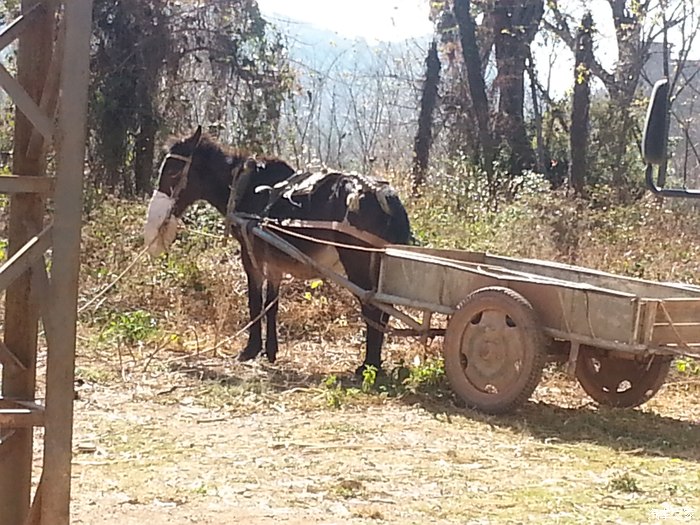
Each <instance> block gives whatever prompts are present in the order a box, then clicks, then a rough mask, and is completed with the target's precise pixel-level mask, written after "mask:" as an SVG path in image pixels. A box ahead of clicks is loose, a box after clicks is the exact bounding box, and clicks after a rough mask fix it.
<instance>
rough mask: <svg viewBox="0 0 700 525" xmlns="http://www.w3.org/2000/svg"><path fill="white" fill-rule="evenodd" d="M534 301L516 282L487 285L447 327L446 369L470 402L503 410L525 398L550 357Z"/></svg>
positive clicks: (453, 384) (463, 305) (461, 307)
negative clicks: (516, 288)
mask: <svg viewBox="0 0 700 525" xmlns="http://www.w3.org/2000/svg"><path fill="white" fill-rule="evenodd" d="M544 347H545V339H544V336H543V333H542V330H541V325H540V322H539V320H538V318H537V315H536V314H535V311H534V310H533V308H532V305H531V304H530V303H529V302H528V301H527V300H526V299H525V298H524V297H523V296H522V295H520V294H519V293H517V292H515V291H513V290H511V289H510V288H503V287H498V286H494V287H489V288H482V289H480V290H477V291H475V292H473V293H472V294H470V295H469V296H468V297H467V298H466V299H465V300H464V301H462V302H461V303H460V304H459V306H458V307H457V310H456V312H455V313H454V315H453V316H452V319H450V322H449V324H448V325H447V331H446V333H445V344H444V349H443V352H444V355H445V373H446V374H447V378H448V380H449V382H450V386H451V387H452V389H453V390H454V391H455V392H456V393H457V394H458V395H459V396H460V397H461V398H462V399H463V400H464V401H465V402H466V403H467V405H469V406H471V407H474V408H477V409H479V410H482V411H484V412H489V413H491V414H498V413H503V412H508V411H509V410H512V409H514V408H515V407H517V406H519V405H521V404H522V403H524V402H525V401H526V400H527V399H528V398H529V397H530V395H532V392H533V391H534V390H535V387H537V384H538V383H539V381H540V378H541V376H542V368H544V365H545V361H546V357H547V355H546V352H545V348H544Z"/></svg>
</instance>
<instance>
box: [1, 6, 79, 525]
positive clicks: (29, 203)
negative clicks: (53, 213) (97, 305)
mask: <svg viewBox="0 0 700 525" xmlns="http://www.w3.org/2000/svg"><path fill="white" fill-rule="evenodd" d="M37 3H39V2H37V0H21V8H22V14H24V15H27V14H28V13H29V12H30V11H31V10H32V9H33V8H34V7H35V6H36V5H37ZM41 3H42V4H43V5H44V8H45V9H46V15H45V16H41V17H38V18H37V19H35V20H34V22H33V23H32V27H31V29H30V30H27V31H24V32H23V33H22V34H21V35H20V37H19V41H18V45H17V76H16V79H15V78H12V77H10V83H9V84H8V85H9V87H10V89H12V87H13V86H14V88H15V89H16V90H18V89H19V90H21V91H19V93H20V97H22V96H24V100H25V102H27V101H28V102H29V103H28V104H24V105H22V104H19V105H18V106H19V109H20V111H17V112H16V115H15V130H14V145H13V151H12V160H13V162H12V173H15V174H19V175H36V176H42V175H45V165H46V161H45V159H43V158H42V159H38V158H37V159H29V158H27V156H26V152H27V148H28V145H29V141H30V137H31V134H32V129H33V126H32V120H37V121H39V123H40V125H42V124H43V127H44V130H43V131H44V132H45V133H48V134H49V135H50V134H51V132H52V131H53V122H52V120H51V119H49V118H48V117H47V116H46V115H42V114H41V113H40V112H39V111H38V104H39V101H40V100H41V91H42V88H43V85H44V81H45V79H46V75H47V70H48V63H49V60H50V58H51V54H52V51H53V43H54V33H55V29H56V23H55V22H56V20H55V17H54V12H55V8H56V2H55V1H51V2H50V3H49V2H41ZM81 3H82V2H81ZM5 73H7V72H6V71H5ZM5 76H8V75H5ZM28 107H29V108H30V109H27V108H28ZM31 108H33V109H34V110H35V112H37V114H38V115H39V116H38V117H36V115H35V118H34V119H30V116H31V115H29V116H28V115H26V114H25V113H24V111H28V112H31ZM45 213H46V208H45V206H44V200H43V197H42V195H41V194H27V193H18V194H14V195H12V196H11V203H10V220H9V228H8V232H9V235H8V240H9V254H10V255H13V254H15V253H16V252H17V251H18V250H20V249H21V248H22V247H23V246H25V244H26V243H27V241H29V240H30V239H31V237H32V235H33V234H34V232H36V231H40V230H41V229H42V228H43V224H44V223H43V220H44V215H45ZM27 225H30V228H31V229H28V227H27ZM37 251H41V250H37ZM30 277H31V276H30V273H29V272H25V273H24V274H23V275H21V276H20V277H19V278H18V279H17V280H16V281H15V282H14V283H13V285H12V286H10V287H8V289H7V292H6V295H5V298H6V306H5V343H6V344H7V346H8V347H9V348H11V349H12V350H13V351H14V352H15V353H16V354H17V356H18V357H19V358H20V359H21V360H22V362H23V363H24V364H25V365H27V370H26V371H25V372H20V373H10V371H9V370H8V371H7V372H5V371H4V369H3V378H2V395H4V396H5V397H10V398H13V399H32V398H34V397H35V387H36V346H37V332H38V323H37V320H38V316H39V315H38V307H37V305H36V304H35V303H34V302H33V301H32V300H31V299H30V297H29V295H30V293H29V291H30V288H31V285H30ZM33 440H34V430H33V429H32V428H19V429H17V430H16V432H15V434H14V436H13V437H12V438H11V439H10V440H9V441H8V442H7V443H6V444H5V445H3V448H4V449H5V450H4V451H3V452H4V453H3V457H2V459H1V460H0V461H1V462H2V464H1V465H0V516H1V517H2V520H4V523H12V524H15V523H23V522H24V521H25V520H26V517H27V515H28V513H29V508H30V506H31V488H32V483H31V482H32V464H33V457H34V456H33ZM50 522H51V520H50V519H48V520H47V523H50Z"/></svg>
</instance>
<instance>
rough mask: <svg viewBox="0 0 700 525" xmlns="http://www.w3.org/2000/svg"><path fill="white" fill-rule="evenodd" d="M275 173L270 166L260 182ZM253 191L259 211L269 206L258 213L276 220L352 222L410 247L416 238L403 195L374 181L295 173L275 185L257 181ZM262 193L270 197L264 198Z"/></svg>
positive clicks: (339, 174) (373, 179)
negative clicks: (411, 228) (411, 239)
mask: <svg viewBox="0 0 700 525" xmlns="http://www.w3.org/2000/svg"><path fill="white" fill-rule="evenodd" d="M269 169H272V167H268V166H265V168H264V169H262V170H261V171H262V172H263V173H261V177H256V178H255V179H257V181H259V182H263V181H264V180H265V179H266V178H267V179H269V178H270V176H269V175H268V176H267V177H266V176H265V173H264V172H265V171H266V170H269ZM247 193H248V194H251V193H252V194H254V195H255V196H256V198H255V200H256V202H257V207H258V208H260V207H261V205H262V202H265V204H264V207H262V209H258V210H256V211H257V213H262V214H264V215H265V216H268V217H271V218H276V219H299V220H311V221H334V222H340V223H343V222H346V223H348V224H350V225H352V226H354V227H355V228H358V229H360V230H363V231H366V232H369V233H372V234H374V235H376V236H378V237H381V238H382V239H384V240H385V241H387V242H388V243H391V244H406V243H408V242H409V239H410V236H411V232H410V225H409V220H408V215H407V213H406V210H405V208H404V207H403V204H402V203H401V201H400V199H399V197H398V195H397V194H396V192H395V191H394V189H393V188H392V187H391V186H390V185H389V184H388V183H387V182H385V181H382V180H379V179H376V178H374V177H368V176H364V175H359V174H355V173H350V174H345V173H339V172H330V173H326V172H309V173H295V174H294V175H292V176H290V177H288V178H286V179H283V180H280V181H277V182H276V183H275V184H273V185H270V184H257V183H255V184H253V185H252V187H251V188H249V189H248V192H247ZM261 194H264V195H265V196H266V199H260V195H261ZM249 202H250V201H249ZM249 211H250V212H253V213H255V211H253V210H249Z"/></svg>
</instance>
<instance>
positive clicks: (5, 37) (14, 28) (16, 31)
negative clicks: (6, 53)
mask: <svg viewBox="0 0 700 525" xmlns="http://www.w3.org/2000/svg"><path fill="white" fill-rule="evenodd" d="M44 14H46V6H45V5H44V4H42V3H37V4H35V5H34V7H32V8H31V9H30V10H29V11H27V12H26V13H25V14H23V15H20V16H18V17H17V18H15V20H13V21H12V23H10V25H8V26H7V27H6V28H5V30H4V31H3V32H2V33H0V50H3V49H5V48H6V47H7V46H9V45H10V44H11V43H12V42H14V41H15V40H17V38H18V37H19V35H21V34H22V32H24V30H25V29H27V27H30V26H31V24H32V22H33V21H34V20H36V19H37V18H38V17H40V16H42V15H44Z"/></svg>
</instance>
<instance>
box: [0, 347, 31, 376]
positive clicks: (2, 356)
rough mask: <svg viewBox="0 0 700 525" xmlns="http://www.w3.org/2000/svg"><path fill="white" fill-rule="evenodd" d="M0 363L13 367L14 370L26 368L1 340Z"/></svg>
mask: <svg viewBox="0 0 700 525" xmlns="http://www.w3.org/2000/svg"><path fill="white" fill-rule="evenodd" d="M0 364H2V366H8V367H14V368H15V369H16V370H21V371H23V372H24V371H26V370H27V366H26V365H25V364H24V363H23V362H22V361H21V360H20V358H19V357H17V356H16V355H15V354H14V353H13V352H12V350H10V349H9V348H7V345H5V343H3V342H2V341H0Z"/></svg>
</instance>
